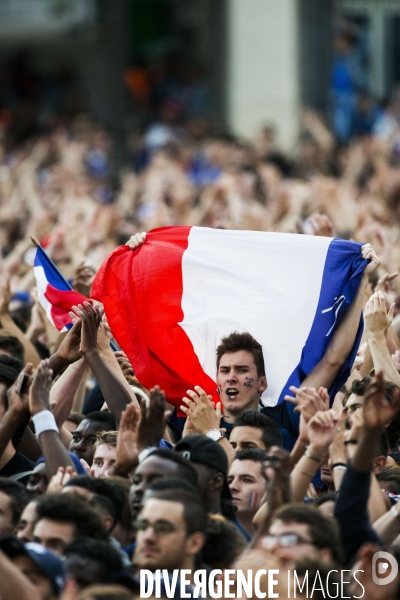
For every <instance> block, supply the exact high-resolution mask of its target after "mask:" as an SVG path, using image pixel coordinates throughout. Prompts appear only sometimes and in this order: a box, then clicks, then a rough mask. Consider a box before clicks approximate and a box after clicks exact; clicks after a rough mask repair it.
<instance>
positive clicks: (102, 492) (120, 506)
mask: <svg viewBox="0 0 400 600" xmlns="http://www.w3.org/2000/svg"><path fill="white" fill-rule="evenodd" d="M71 486H74V487H81V488H83V489H85V490H89V491H90V492H92V493H93V494H95V495H97V496H105V497H106V498H107V499H108V500H110V501H111V502H112V504H113V505H114V507H115V510H116V521H119V520H120V519H121V517H122V515H123V512H124V509H125V504H126V503H127V502H128V500H127V494H125V492H124V491H123V490H122V489H121V486H120V485H117V484H116V483H114V482H111V481H110V480H109V479H105V478H104V477H89V476H88V475H78V476H77V477H74V478H73V479H70V480H69V481H67V483H66V484H65V485H64V486H63V487H71Z"/></svg>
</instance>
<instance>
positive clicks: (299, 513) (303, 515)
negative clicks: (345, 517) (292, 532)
mask: <svg viewBox="0 0 400 600" xmlns="http://www.w3.org/2000/svg"><path fill="white" fill-rule="evenodd" d="M273 520H279V521H282V522H283V523H291V522H292V521H293V522H295V523H303V524H304V525H308V529H309V532H310V536H311V539H312V541H313V544H314V545H315V546H316V547H317V548H320V549H322V548H329V549H330V550H331V552H332V558H333V560H334V561H335V562H336V563H337V564H338V565H341V564H342V562H343V548H342V543H341V539H340V532H339V526H338V523H337V522H336V521H335V519H334V518H333V517H326V516H325V515H323V514H322V513H321V512H320V511H318V510H315V509H313V508H312V507H311V506H304V504H286V505H285V506H283V507H282V508H280V509H278V510H277V511H276V513H275V514H274V516H273Z"/></svg>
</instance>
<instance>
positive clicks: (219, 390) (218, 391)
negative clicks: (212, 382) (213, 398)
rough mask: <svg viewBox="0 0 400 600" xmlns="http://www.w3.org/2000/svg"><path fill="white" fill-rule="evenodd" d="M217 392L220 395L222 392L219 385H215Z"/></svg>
mask: <svg viewBox="0 0 400 600" xmlns="http://www.w3.org/2000/svg"><path fill="white" fill-rule="evenodd" d="M217 394H218V396H220V395H221V394H222V388H221V386H220V385H217Z"/></svg>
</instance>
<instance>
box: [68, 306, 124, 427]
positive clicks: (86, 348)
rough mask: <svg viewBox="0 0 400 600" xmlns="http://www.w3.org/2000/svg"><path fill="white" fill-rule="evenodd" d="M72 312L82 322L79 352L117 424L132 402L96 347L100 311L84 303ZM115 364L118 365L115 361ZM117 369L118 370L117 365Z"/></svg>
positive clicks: (75, 307)
mask: <svg viewBox="0 0 400 600" xmlns="http://www.w3.org/2000/svg"><path fill="white" fill-rule="evenodd" d="M73 310H74V312H75V314H76V316H77V317H79V319H80V320H81V321H82V333H81V346H80V348H81V351H82V352H83V354H84V356H85V358H86V362H87V364H88V365H89V367H90V368H91V369H92V372H93V374H94V376H95V377H96V380H97V382H98V384H99V386H100V389H101V392H102V394H103V397H104V400H105V401H106V403H107V406H108V408H109V409H110V411H111V413H112V414H113V415H114V417H115V419H116V421H117V423H119V421H120V420H121V414H122V412H123V411H124V410H125V408H126V406H127V404H130V403H131V402H132V396H131V395H130V393H129V391H128V390H127V389H126V387H125V385H124V384H123V383H122V381H121V379H120V378H119V377H117V376H116V375H115V373H114V372H113V371H112V370H111V369H110V367H109V366H108V365H107V364H106V362H105V361H104V360H103V359H102V357H101V356H100V353H99V350H98V346H97V332H98V329H99V327H100V322H101V314H100V310H99V309H98V307H95V308H93V307H92V306H91V304H90V303H89V302H85V303H84V306H82V305H81V304H80V305H79V306H74V307H73ZM115 362H116V363H117V365H118V362H117V360H116V359H115ZM118 369H119V370H120V368H119V365H118Z"/></svg>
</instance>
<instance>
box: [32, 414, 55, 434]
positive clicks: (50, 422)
mask: <svg viewBox="0 0 400 600" xmlns="http://www.w3.org/2000/svg"><path fill="white" fill-rule="evenodd" d="M32 421H33V424H34V426H35V434H36V437H39V435H40V434H41V433H44V432H45V431H55V432H56V433H58V427H57V425H56V420H55V418H54V415H53V413H52V412H51V410H41V411H40V412H38V413H37V414H36V415H33V417H32Z"/></svg>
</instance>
